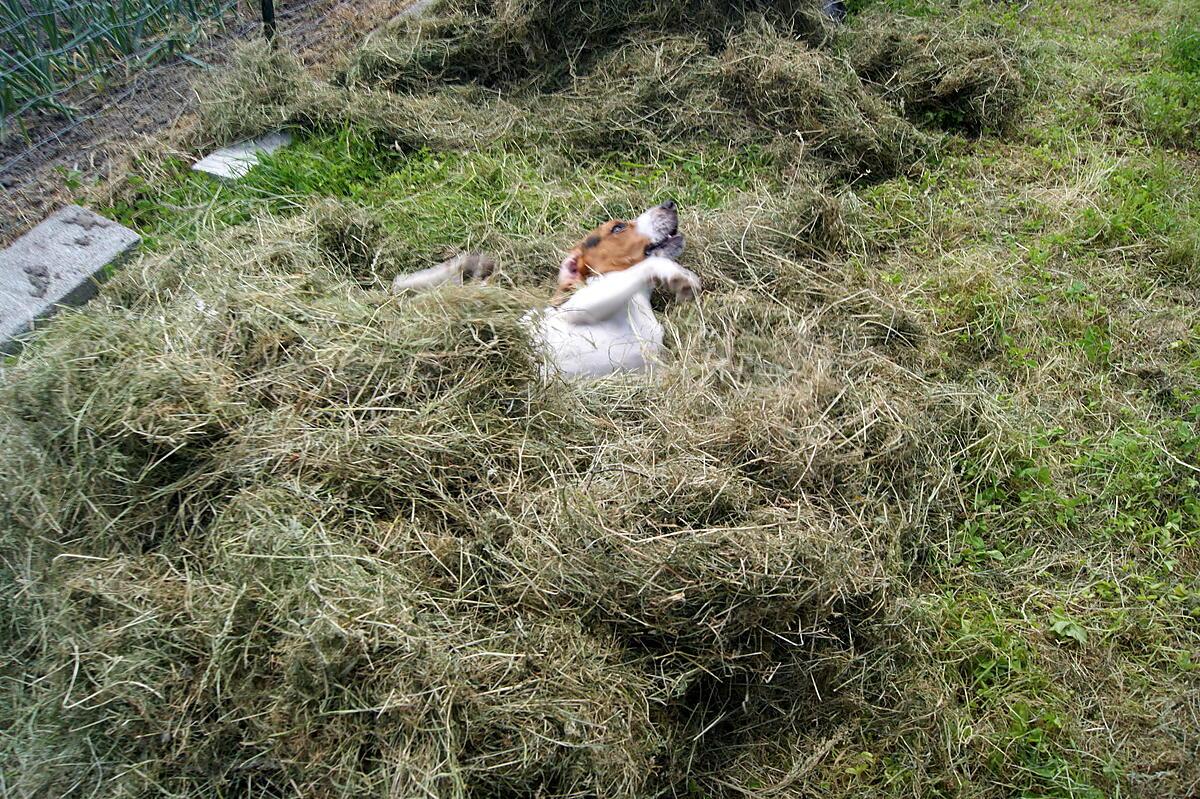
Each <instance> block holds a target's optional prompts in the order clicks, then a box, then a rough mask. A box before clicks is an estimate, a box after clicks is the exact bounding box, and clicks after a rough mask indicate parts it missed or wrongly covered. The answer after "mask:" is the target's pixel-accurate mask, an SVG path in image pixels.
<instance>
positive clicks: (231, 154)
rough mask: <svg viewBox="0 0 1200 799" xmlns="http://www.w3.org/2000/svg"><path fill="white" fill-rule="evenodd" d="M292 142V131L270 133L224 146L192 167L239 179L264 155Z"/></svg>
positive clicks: (219, 176)
mask: <svg viewBox="0 0 1200 799" xmlns="http://www.w3.org/2000/svg"><path fill="white" fill-rule="evenodd" d="M291 143H292V134H290V133H285V132H284V131H276V132H275V133H268V134H266V135H265V136H259V137H258V138H257V139H250V140H248V141H241V142H238V143H237V144H231V145H229V146H228V147H222V148H221V149H220V150H217V151H216V152H214V153H210V154H208V155H206V156H204V157H203V158H201V159H200V160H199V161H197V162H196V163H194V164H192V169H194V170H196V171H197V172H204V173H207V174H209V175H212V176H213V177H215V178H219V179H221V180H237V179H238V178H240V177H242V176H243V175H245V174H246V173H247V172H249V171H250V170H251V169H253V168H254V165H255V164H257V163H258V159H259V158H261V157H262V156H263V155H265V154H268V153H273V152H275V151H276V150H278V149H279V148H280V147H286V146H288V145H289V144H291Z"/></svg>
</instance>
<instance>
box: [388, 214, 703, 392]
mask: <svg viewBox="0 0 1200 799" xmlns="http://www.w3.org/2000/svg"><path fill="white" fill-rule="evenodd" d="M683 247H684V238H683V236H682V235H681V234H680V233H679V213H678V210H677V208H676V206H675V203H674V202H673V201H671V200H667V201H666V202H664V203H662V204H660V205H656V206H654V207H653V208H649V209H647V210H646V211H645V212H643V213H642V214H641V215H640V216H638V217H637V219H633V220H626V219H614V220H610V221H608V222H605V223H604V224H603V225H600V226H599V227H597V228H596V229H594V230H593V231H592V232H591V233H589V234H588V235H587V236H585V237H584V238H583V239H582V240H581V241H580V242H579V243H578V244H577V245H576V246H575V247H574V248H573V249H572V250H571V251H570V252H569V253H568V254H567V256H566V257H565V258H564V259H563V261H562V263H561V264H560V265H559V269H558V294H557V296H556V298H555V300H554V301H552V302H551V303H550V304H549V305H547V306H546V307H545V308H542V309H540V310H533V311H530V312H529V313H527V314H526V315H525V316H524V317H523V318H522V320H521V321H522V323H523V324H524V325H525V327H526V329H527V330H528V331H529V334H530V337H531V339H532V341H533V343H534V346H535V347H536V348H537V349H538V350H539V351H540V352H541V353H542V354H543V356H544V358H545V366H544V369H543V374H544V375H545V376H547V377H548V376H550V375H559V376H562V377H565V378H568V379H577V378H583V379H586V378H597V377H603V376H605V375H609V374H613V373H615V372H653V371H654V369H655V368H656V367H657V366H659V365H660V364H661V360H660V356H661V352H662V341H663V329H662V325H661V324H660V323H659V321H658V319H657V318H656V317H655V315H654V311H653V309H652V308H651V307H650V292H651V291H652V290H653V289H654V288H655V287H657V286H663V287H665V288H666V289H667V290H668V291H670V292H671V293H672V294H673V295H674V296H675V298H676V299H677V300H680V301H683V300H691V299H695V298H696V297H697V296H698V295H699V294H700V290H701V287H700V278H699V277H698V276H697V275H696V274H695V273H694V272H692V271H691V270H689V269H685V268H684V267H682V266H680V265H679V263H678V262H677V261H676V260H675V259H676V258H678V257H679V256H680V255H682V254H683ZM494 270H495V262H494V261H493V260H492V259H491V258H490V257H488V256H486V255H483V254H480V253H472V254H468V255H460V256H458V257H456V258H451V259H450V260H449V261H445V262H444V263H441V264H438V265H437V266H434V267H431V268H429V269H424V270H421V271H420V272H415V273H412V274H407V275H400V276H398V277H397V278H396V279H395V281H394V282H393V283H392V291H393V292H394V293H401V292H404V291H426V290H429V289H432V288H434V287H437V286H442V285H448V284H455V285H461V284H462V283H463V282H464V281H466V280H468V279H480V280H482V279H486V278H487V277H488V276H489V275H491V274H492V272H493V271H494Z"/></svg>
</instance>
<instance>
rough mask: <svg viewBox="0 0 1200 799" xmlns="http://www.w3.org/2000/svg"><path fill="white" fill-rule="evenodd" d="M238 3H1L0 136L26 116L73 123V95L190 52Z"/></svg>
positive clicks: (235, 0)
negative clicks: (208, 24) (47, 114)
mask: <svg viewBox="0 0 1200 799" xmlns="http://www.w3.org/2000/svg"><path fill="white" fill-rule="evenodd" d="M237 4H238V0H0V135H11V134H12V133H13V129H14V128H19V127H20V126H21V124H22V120H23V118H24V116H25V115H26V114H27V112H30V111H33V110H35V109H49V110H53V111H56V112H58V113H60V114H61V115H63V116H64V117H66V118H67V119H70V118H71V117H72V116H73V115H74V113H75V111H76V109H75V107H74V106H73V104H72V101H73V99H75V95H76V94H78V93H80V92H85V93H86V92H87V91H88V89H92V90H99V89H102V88H103V87H104V85H105V83H106V82H109V81H110V80H112V79H114V78H117V77H119V76H123V75H127V74H128V73H129V71H131V70H134V69H137V68H140V67H144V66H145V65H147V64H151V63H154V62H156V61H159V60H162V59H163V58H168V57H171V56H173V55H176V54H178V53H181V52H182V51H183V50H185V49H186V47H187V46H188V44H189V43H190V42H191V41H192V40H193V38H194V37H195V36H196V35H197V32H198V30H199V28H200V26H201V24H202V23H204V22H205V21H206V20H211V19H219V18H221V17H223V16H225V15H226V14H228V13H229V12H230V11H232V10H233V9H234V8H235V7H236V6H237Z"/></svg>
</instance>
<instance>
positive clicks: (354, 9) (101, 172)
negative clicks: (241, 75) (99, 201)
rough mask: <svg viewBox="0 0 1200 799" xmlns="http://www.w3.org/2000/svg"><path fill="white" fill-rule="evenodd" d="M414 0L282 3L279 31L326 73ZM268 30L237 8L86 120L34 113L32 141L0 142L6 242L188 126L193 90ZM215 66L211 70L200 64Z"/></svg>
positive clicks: (83, 109)
mask: <svg viewBox="0 0 1200 799" xmlns="http://www.w3.org/2000/svg"><path fill="white" fill-rule="evenodd" d="M410 4H411V0H375V2H372V3H368V4H366V6H365V7H364V5H363V4H350V3H349V2H348V0H299V2H293V3H286V4H281V7H280V8H279V9H278V12H277V13H278V30H279V36H280V38H281V41H282V42H284V46H286V47H287V48H288V49H290V50H291V51H292V52H295V53H297V54H298V55H299V56H300V57H301V59H302V60H303V61H304V63H305V64H307V65H309V66H310V67H318V68H319V67H320V66H321V65H322V64H323V63H324V62H325V61H326V60H328V59H329V58H330V56H331V55H332V54H334V53H336V52H338V50H339V46H338V43H339V42H344V41H346V40H353V39H357V38H358V37H359V36H361V35H362V34H363V33H364V31H365V30H368V29H370V28H371V27H373V26H374V25H377V24H382V23H383V22H386V21H387V20H388V19H389V18H391V17H393V16H394V15H395V14H397V13H398V12H399V11H401V10H403V9H404V8H406V7H408V6H409V5H410ZM261 29H262V23H261V20H260V18H259V12H258V9H257V7H256V6H239V7H238V8H237V10H236V11H235V12H234V14H233V16H232V17H231V18H229V19H227V20H226V21H225V23H224V25H223V27H221V28H220V29H217V30H214V31H211V32H210V33H208V34H207V35H206V37H205V38H204V39H203V40H202V41H201V42H200V43H199V44H197V45H196V46H195V47H193V48H192V49H191V50H190V51H189V52H188V53H187V54H186V57H183V56H181V57H177V58H174V59H171V60H169V61H166V62H163V63H160V64H157V65H155V66H154V67H152V68H150V69H146V70H143V71H139V72H137V73H135V74H134V75H132V76H130V77H129V78H128V79H127V80H124V81H121V82H119V83H117V84H115V85H113V86H111V87H110V88H108V89H107V90H105V91H104V92H101V93H99V94H96V95H93V96H90V97H83V98H78V99H76V100H75V105H76V107H77V108H78V111H79V112H78V114H77V116H76V118H75V119H74V120H67V119H65V118H64V117H63V116H62V115H60V114H56V113H41V114H31V115H29V116H27V118H26V119H24V120H23V122H24V124H25V129H26V134H25V135H24V136H11V137H9V138H8V139H7V140H5V141H2V142H0V188H3V190H4V191H3V193H2V196H0V244H6V243H8V242H9V241H11V240H13V239H15V238H16V237H17V236H19V235H20V234H21V233H23V232H24V231H25V230H27V229H28V228H30V227H32V226H33V225H35V224H37V223H38V222H39V221H41V220H42V219H43V218H44V217H45V216H46V214H47V213H49V212H50V211H51V210H53V209H54V208H55V207H57V206H59V205H61V204H63V203H64V202H67V201H68V200H69V199H70V197H71V194H72V191H73V189H72V186H71V185H68V182H70V183H71V184H75V183H76V182H83V183H88V182H91V181H95V180H102V179H104V178H107V177H108V176H109V174H110V172H111V171H112V168H113V165H114V164H115V163H119V162H120V159H121V157H122V156H124V155H126V154H128V153H129V151H130V150H131V149H133V148H134V147H136V145H137V143H138V142H139V141H140V140H141V139H143V137H147V136H153V135H155V134H159V133H160V132H162V131H164V130H166V129H169V128H172V127H173V126H177V125H180V124H181V122H183V121H185V120H186V119H187V118H188V117H189V116H190V115H191V114H192V113H193V112H194V111H195V110H196V94H195V92H194V91H193V88H192V87H193V85H194V84H195V82H196V81H197V79H198V78H199V77H200V76H201V75H203V74H204V73H205V72H206V71H208V67H217V68H219V67H221V66H224V65H225V64H227V63H228V61H229V58H230V55H231V53H232V52H233V49H234V48H235V46H236V45H238V44H241V43H244V42H247V41H251V40H254V39H256V38H257V37H258V36H259V35H260V34H261ZM202 65H208V67H205V66H202Z"/></svg>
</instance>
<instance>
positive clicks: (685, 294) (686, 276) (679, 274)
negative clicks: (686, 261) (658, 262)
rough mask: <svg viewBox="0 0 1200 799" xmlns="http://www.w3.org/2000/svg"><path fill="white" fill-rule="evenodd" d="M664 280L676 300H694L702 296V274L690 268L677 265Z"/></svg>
mask: <svg viewBox="0 0 1200 799" xmlns="http://www.w3.org/2000/svg"><path fill="white" fill-rule="evenodd" d="M664 282H665V283H666V286H667V290H668V291H670V292H671V293H672V294H673V295H675V299H676V300H679V301H683V300H694V299H696V297H698V296H700V276H699V275H697V274H696V273H695V272H693V271H692V270H690V269H684V268H683V267H682V266H677V267H676V269H675V271H674V272H673V273H671V274H670V275H668V276H667V279H666V281H664Z"/></svg>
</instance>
